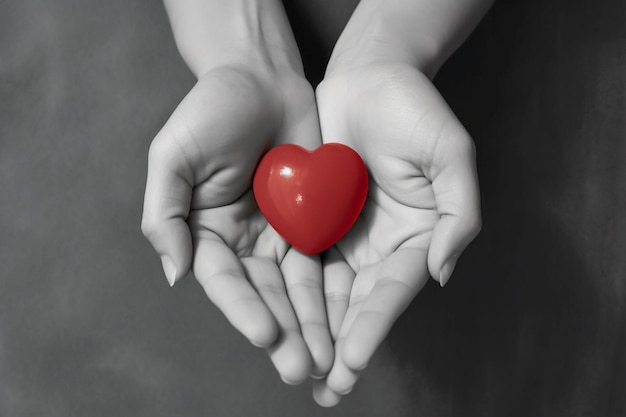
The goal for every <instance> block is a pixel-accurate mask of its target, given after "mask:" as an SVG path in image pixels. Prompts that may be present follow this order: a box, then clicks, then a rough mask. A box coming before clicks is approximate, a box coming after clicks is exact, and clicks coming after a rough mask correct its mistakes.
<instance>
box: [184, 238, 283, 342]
mask: <svg viewBox="0 0 626 417" xmlns="http://www.w3.org/2000/svg"><path fill="white" fill-rule="evenodd" d="M195 246H196V247H195V256H194V263H193V273H194V275H195V277H196V279H197V280H198V282H199V283H200V285H201V286H202V288H203V289H204V291H205V292H206V294H207V296H208V297H209V299H210V300H211V301H212V302H213V303H214V304H215V305H216V306H217V308H219V309H220V310H221V311H222V313H224V315H225V316H226V318H227V319H228V321H229V322H230V323H231V324H232V325H233V327H235V329H237V330H238V331H240V332H241V333H242V334H243V335H244V336H245V337H246V338H247V339H248V340H249V341H250V343H252V344H253V345H255V346H259V347H267V346H270V345H271V344H272V343H273V342H275V340H276V339H277V337H278V326H277V323H276V320H275V319H274V316H273V315H272V313H271V311H270V310H269V309H268V307H267V306H266V305H265V303H264V302H263V300H262V299H261V297H260V296H259V294H258V293H257V292H256V290H255V289H254V287H253V286H252V284H250V282H249V281H248V279H247V278H246V273H245V270H244V268H243V266H242V265H241V263H240V261H239V259H238V258H237V257H236V256H235V254H234V253H233V252H232V251H231V250H230V249H229V248H228V247H227V246H226V245H225V244H224V243H223V242H222V241H221V239H220V238H219V237H218V236H217V235H215V234H213V233H206V234H204V235H203V237H202V238H200V239H197V240H196V242H195Z"/></svg>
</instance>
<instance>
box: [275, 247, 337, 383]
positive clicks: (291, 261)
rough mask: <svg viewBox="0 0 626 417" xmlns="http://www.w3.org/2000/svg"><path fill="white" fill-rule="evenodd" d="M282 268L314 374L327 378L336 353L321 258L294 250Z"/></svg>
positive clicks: (288, 254)
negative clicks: (325, 302)
mask: <svg viewBox="0 0 626 417" xmlns="http://www.w3.org/2000/svg"><path fill="white" fill-rule="evenodd" d="M280 269H281V271H282V274H283V277H284V280H285V285H286V287H287V294H288V296H289V300H290V301H291V305H292V306H293V309H294V311H295V313H296V316H297V318H298V321H299V323H300V330H301V332H302V336H303V338H304V341H305V342H306V344H307V346H308V348H309V352H310V353H311V357H312V358H313V373H312V376H313V377H323V376H325V375H326V374H327V373H328V371H329V370H330V367H331V365H332V363H333V356H334V352H333V345H332V340H331V337H330V330H329V328H328V320H327V319H326V308H325V306H324V297H323V289H322V265H321V262H320V259H319V257H317V256H315V257H310V256H306V255H304V254H302V253H300V252H298V251H297V250H295V249H291V250H289V252H287V254H286V255H285V258H284V259H283V261H282V263H281V265H280Z"/></svg>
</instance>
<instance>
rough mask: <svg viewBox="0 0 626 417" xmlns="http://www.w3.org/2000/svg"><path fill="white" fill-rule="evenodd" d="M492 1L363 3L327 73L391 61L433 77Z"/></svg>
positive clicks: (386, 0)
mask: <svg viewBox="0 0 626 417" xmlns="http://www.w3.org/2000/svg"><path fill="white" fill-rule="evenodd" d="M491 2H492V0H362V1H361V2H360V4H359V6H358V7H357V8H356V10H355V11H354V13H353V15H352V17H351V18H350V21H349V22H348V24H347V25H346V28H345V30H344V32H343V33H342V34H341V37H340V38H339V40H338V41H337V45H336V46H335V49H334V50H333V54H332V56H331V59H330V62H329V65H328V72H333V71H335V70H338V69H346V68H354V67H359V66H366V65H371V64H374V63H390V62H393V63H399V64H406V65H410V66H412V67H414V68H416V69H417V70H419V71H421V72H423V73H424V74H426V75H427V76H429V77H431V78H432V77H434V75H435V74H436V72H437V71H438V70H439V68H440V67H441V65H442V64H443V63H444V62H445V60H446V59H448V57H449V56H450V55H451V54H452V53H453V52H454V51H455V50H456V48H458V46H459V45H460V44H461V43H462V42H463V41H464V40H465V39H466V37H467V36H468V35H469V33H471V31H472V30H473V28H474V27H475V25H476V24H477V23H478V21H479V20H480V18H481V17H482V16H483V14H484V13H485V12H486V11H487V9H488V8H489V6H490V5H491Z"/></svg>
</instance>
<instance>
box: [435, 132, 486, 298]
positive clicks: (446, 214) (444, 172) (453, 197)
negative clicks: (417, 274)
mask: <svg viewBox="0 0 626 417" xmlns="http://www.w3.org/2000/svg"><path fill="white" fill-rule="evenodd" d="M447 142H448V143H446V145H444V146H443V147H442V149H441V150H442V151H443V155H445V157H442V158H440V161H443V165H442V166H441V167H440V169H439V170H438V171H437V173H436V175H435V176H434V178H433V179H432V187H433V192H434V194H435V200H436V203H437V210H438V211H439V215H440V218H439V221H438V222H437V223H436V224H435V228H434V231H433V236H432V239H431V243H430V249H429V251H428V269H429V272H430V274H431V276H432V277H433V278H434V279H435V280H436V281H438V282H439V284H440V285H441V286H442V287H443V286H444V285H445V284H446V282H447V281H448V279H450V276H451V275H452V271H453V270H454V267H455V265H456V261H457V259H458V258H459V256H461V253H462V252H463V250H465V248H466V247H467V245H469V243H470V242H471V241H472V239H474V237H476V235H477V234H478V232H479V231H480V228H481V216H480V195H479V190H478V175H477V173H476V162H475V150H474V143H473V142H472V140H471V138H470V137H469V135H467V134H466V135H462V136H458V137H457V138H455V140H451V141H447ZM443 148H445V149H443Z"/></svg>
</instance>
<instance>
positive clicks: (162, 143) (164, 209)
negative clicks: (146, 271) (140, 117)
mask: <svg viewBox="0 0 626 417" xmlns="http://www.w3.org/2000/svg"><path fill="white" fill-rule="evenodd" d="M164 132H166V130H165V129H164V130H163V131H162V133H159V135H157V137H156V138H155V140H154V141H153V142H152V144H151V146H150V151H149V154H148V178H147V181H146V191H145V197H144V208H143V217H142V220H141V229H142V232H143V234H144V235H145V236H146V237H147V238H148V240H149V241H150V243H151V244H152V246H153V247H154V249H155V250H156V252H157V253H158V254H159V256H160V257H161V262H162V264H163V270H164V272H165V276H166V278H167V280H168V282H169V284H170V286H173V285H174V283H175V282H176V281H177V280H179V279H181V278H182V277H184V276H185V275H186V274H187V272H189V269H190V267H191V254H192V243H191V235H190V233H189V229H188V227H187V224H186V222H185V219H186V217H187V214H188V213H189V204H190V201H191V193H192V183H191V180H192V176H193V175H192V173H191V172H190V171H189V170H188V168H187V164H185V162H184V161H183V160H182V159H181V156H180V153H179V152H178V151H179V149H177V148H176V146H175V142H174V141H172V140H170V139H171V138H169V137H168V136H167V134H166V133H164Z"/></svg>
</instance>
